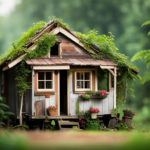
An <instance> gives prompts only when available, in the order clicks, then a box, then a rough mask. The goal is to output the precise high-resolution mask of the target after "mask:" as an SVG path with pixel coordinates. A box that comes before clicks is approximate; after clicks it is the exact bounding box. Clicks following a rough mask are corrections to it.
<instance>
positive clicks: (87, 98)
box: [81, 94, 90, 100]
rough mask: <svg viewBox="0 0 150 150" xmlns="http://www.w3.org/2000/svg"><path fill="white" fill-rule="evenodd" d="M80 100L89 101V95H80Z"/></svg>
mask: <svg viewBox="0 0 150 150" xmlns="http://www.w3.org/2000/svg"><path fill="white" fill-rule="evenodd" d="M81 97H82V99H84V100H89V99H90V95H89V94H84V95H81Z"/></svg>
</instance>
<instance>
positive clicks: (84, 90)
mask: <svg viewBox="0 0 150 150" xmlns="http://www.w3.org/2000/svg"><path fill="white" fill-rule="evenodd" d="M78 72H79V73H85V72H88V73H90V80H89V81H90V88H84V89H81V88H80V89H78V88H77V73H78ZM83 81H84V79H83ZM90 90H92V71H75V72H74V91H75V92H86V91H90Z"/></svg>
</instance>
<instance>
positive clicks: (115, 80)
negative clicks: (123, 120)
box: [114, 67, 117, 109]
mask: <svg viewBox="0 0 150 150" xmlns="http://www.w3.org/2000/svg"><path fill="white" fill-rule="evenodd" d="M114 74H115V75H114V109H115V108H116V89H117V88H116V86H117V84H116V83H117V68H116V67H115V68H114Z"/></svg>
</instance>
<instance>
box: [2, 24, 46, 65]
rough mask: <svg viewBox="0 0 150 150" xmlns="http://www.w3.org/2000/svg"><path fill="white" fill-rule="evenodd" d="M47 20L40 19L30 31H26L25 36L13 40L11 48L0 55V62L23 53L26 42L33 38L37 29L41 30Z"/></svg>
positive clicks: (12, 58)
mask: <svg viewBox="0 0 150 150" xmlns="http://www.w3.org/2000/svg"><path fill="white" fill-rule="evenodd" d="M45 24H46V22H44V21H40V22H37V23H36V24H34V27H31V28H30V29H29V30H28V32H24V33H23V36H22V37H21V38H19V39H18V40H16V41H15V42H11V44H12V46H13V47H12V48H11V49H9V50H8V51H7V52H6V53H5V54H3V55H1V56H0V64H1V63H2V62H3V61H5V60H11V61H12V60H14V59H15V58H16V57H18V56H20V55H21V54H23V53H24V52H25V50H26V47H25V43H26V42H27V41H28V40H29V38H31V37H32V36H33V35H34V34H35V33H36V32H37V31H39V30H40V29H41V28H42V27H43V26H44V25H45Z"/></svg>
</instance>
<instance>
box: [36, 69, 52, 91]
mask: <svg viewBox="0 0 150 150" xmlns="http://www.w3.org/2000/svg"><path fill="white" fill-rule="evenodd" d="M53 76H54V75H53V71H48V72H38V90H53V89H54V85H53V81H54V80H53V78H54V77H53Z"/></svg>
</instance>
